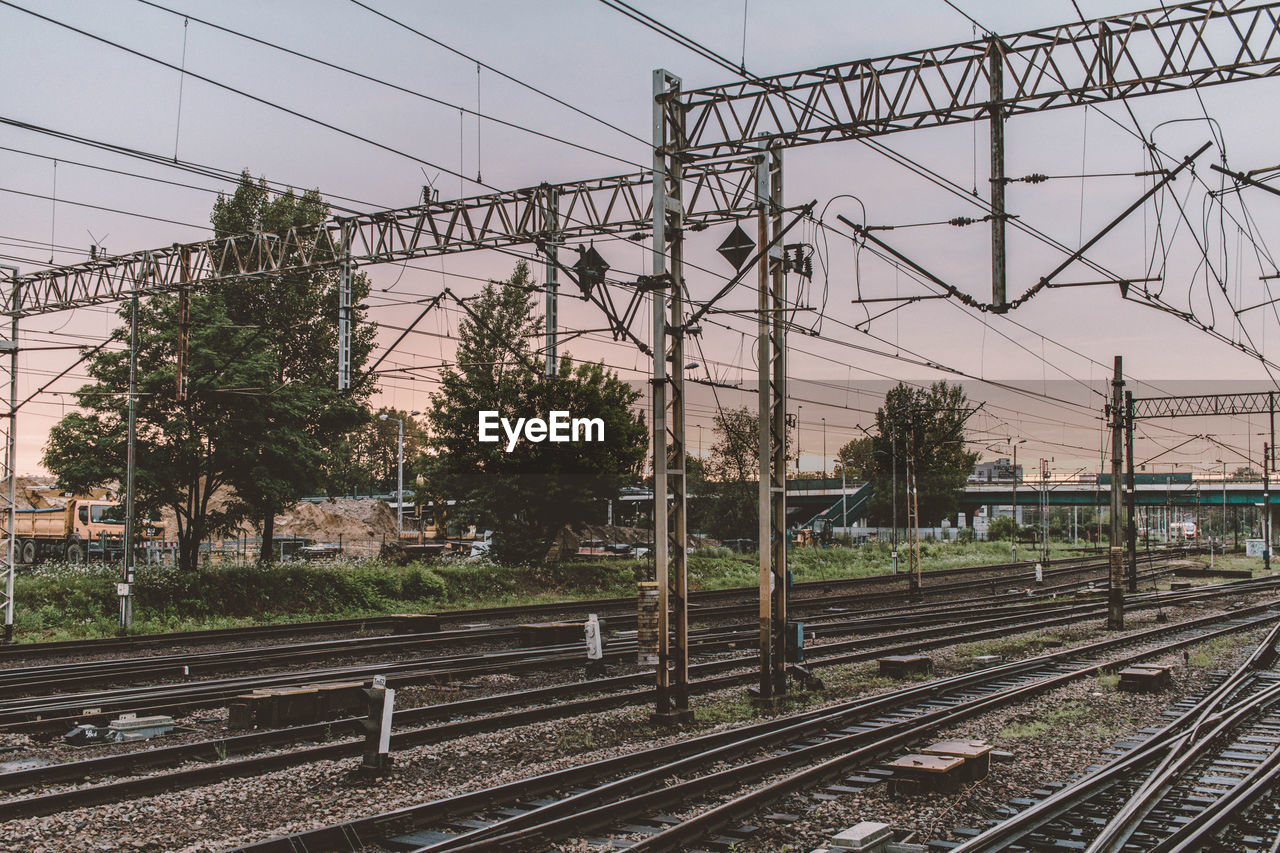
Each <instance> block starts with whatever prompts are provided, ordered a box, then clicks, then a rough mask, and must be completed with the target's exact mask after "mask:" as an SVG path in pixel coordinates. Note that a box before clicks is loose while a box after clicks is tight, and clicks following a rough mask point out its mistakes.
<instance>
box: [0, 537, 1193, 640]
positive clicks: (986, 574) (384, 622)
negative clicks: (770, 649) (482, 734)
mask: <svg viewBox="0 0 1280 853" xmlns="http://www.w3.org/2000/svg"><path fill="white" fill-rule="evenodd" d="M1185 553H1186V552H1184V550H1182V549H1176V550H1174V551H1168V552H1166V551H1154V552H1151V554H1150V555H1139V559H1140V560H1144V561H1147V560H1150V561H1156V560H1161V559H1167V558H1170V557H1171V556H1183V555H1184V554H1185ZM1105 566H1106V562H1105V559H1104V558H1100V557H1097V556H1093V555H1084V556H1080V557H1070V558H1066V559H1062V560H1058V561H1055V562H1054V563H1053V564H1052V565H1051V566H1048V567H1046V568H1045V570H1044V576H1045V578H1046V582H1051V581H1052V579H1055V578H1062V577H1070V576H1071V575H1073V574H1079V573H1083V572H1089V571H1101V570H1103V569H1104V568H1105ZM925 579H926V584H927V585H926V587H925V589H924V590H923V593H922V594H923V595H924V596H925V597H926V600H936V599H937V598H939V597H942V596H946V595H950V594H953V593H956V592H963V591H965V590H968V589H972V588H974V587H975V586H977V585H979V584H983V583H984V582H985V583H987V584H989V583H991V582H995V583H997V584H998V585H1015V586H1018V585H1020V586H1026V585H1029V584H1032V583H1034V579H1035V572H1034V563H1032V562H1018V563H1001V564H993V565H985V566H962V567H957V568H947V569H934V570H931V571H929V572H926V573H925ZM792 591H793V595H794V598H793V605H794V606H797V607H802V606H804V602H805V599H807V598H811V597H812V598H820V599H826V598H828V597H831V596H833V595H834V596H844V597H849V598H852V597H855V596H856V597H857V598H859V599H860V600H861V601H862V602H864V603H866V604H883V603H885V602H890V601H895V600H898V599H902V598H904V597H905V596H906V594H907V578H906V575H905V574H897V575H870V576H867V577H861V578H838V579H831V580H816V581H803V582H800V583H797V584H795V585H794V587H793V588H792ZM758 594H759V590H758V589H757V588H755V587H734V588H730V589H720V590H696V591H694V592H692V593H691V594H690V606H691V616H692V617H693V618H697V619H708V618H716V617H718V616H721V615H725V614H730V615H732V614H733V613H736V612H738V611H739V610H742V611H743V612H746V610H748V609H749V608H751V607H755V606H757V605H756V604H755V603H754V602H755V598H754V597H755V596H758ZM587 613H597V614H599V615H601V616H611V617H614V618H618V617H621V618H624V619H634V615H635V599H634V598H605V599H592V600H588V601H572V602H560V603H551V604H536V605H521V606H507V607H487V608H472V609H467V610H445V611H436V612H433V613H432V614H430V615H434V616H436V617H437V618H438V619H439V620H440V621H441V625H442V627H446V626H450V625H453V626H455V628H454V629H455V630H456V629H457V628H456V626H458V625H461V624H465V623H473V622H478V621H491V622H493V623H495V626H494V627H495V629H497V628H500V627H501V626H502V625H504V624H510V623H517V622H520V621H538V620H543V619H552V618H561V617H565V618H567V617H578V616H581V617H585V615H586V614H587ZM398 624H400V620H399V617H396V616H370V617H364V618H359V619H333V620H324V621H316V622H295V623H288V624H281V625H261V626H251V627H244V628H220V629H209V630H202V631H181V632H169V633H163V634H142V635H137V636H130V637H104V638H98V639H92V640H63V641H55V642H43V643H13V644H8V645H0V665H4V664H5V663H7V662H16V661H23V662H27V661H30V660H32V659H39V658H49V657H56V656H71V655H97V654H116V653H130V652H150V651H153V650H158V649H165V648H173V647H180V646H189V647H197V646H201V645H213V644H232V643H244V642H253V641H258V640H270V639H272V638H276V637H287V636H299V635H300V636H308V635H324V636H332V635H333V634H335V633H343V632H354V633H358V634H366V633H373V632H379V633H381V632H388V633H389V632H392V631H394V630H395V628H396V626H397V625H398Z"/></svg>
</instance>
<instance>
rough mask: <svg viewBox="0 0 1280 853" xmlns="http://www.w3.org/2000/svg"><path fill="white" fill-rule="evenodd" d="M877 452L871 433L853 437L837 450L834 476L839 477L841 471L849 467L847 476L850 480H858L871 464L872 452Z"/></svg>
mask: <svg viewBox="0 0 1280 853" xmlns="http://www.w3.org/2000/svg"><path fill="white" fill-rule="evenodd" d="M874 452H875V442H874V439H872V438H871V436H869V435H864V436H861V437H859V438H853V439H850V440H849V441H847V442H845V444H844V446H842V447H841V448H840V449H839V450H838V451H836V462H835V469H834V473H833V474H832V476H833V477H839V476H840V472H841V471H843V470H845V469H847V471H846V474H845V477H846V479H847V480H849V481H850V482H853V481H856V480H858V479H859V478H860V477H861V476H862V472H863V471H865V470H866V469H867V468H868V466H869V465H870V464H871V454H872V453H874Z"/></svg>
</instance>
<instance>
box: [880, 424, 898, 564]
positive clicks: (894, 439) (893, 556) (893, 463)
mask: <svg viewBox="0 0 1280 853" xmlns="http://www.w3.org/2000/svg"><path fill="white" fill-rule="evenodd" d="M883 452H884V451H881V453H883ZM889 467H890V468H891V469H892V471H891V472H890V474H891V476H892V477H893V532H892V535H891V537H890V538H891V539H892V540H893V544H892V546H891V547H890V550H889V559H890V563H891V572H892V574H895V575H896V574H897V573H898V430H897V429H896V428H895V427H894V426H893V425H892V424H890V425H889Z"/></svg>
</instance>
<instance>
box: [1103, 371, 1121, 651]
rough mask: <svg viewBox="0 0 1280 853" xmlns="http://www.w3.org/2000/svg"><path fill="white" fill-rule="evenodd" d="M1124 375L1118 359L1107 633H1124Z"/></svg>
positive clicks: (1113, 387) (1113, 383) (1113, 391)
mask: <svg viewBox="0 0 1280 853" xmlns="http://www.w3.org/2000/svg"><path fill="white" fill-rule="evenodd" d="M1123 375H1124V369H1123V361H1122V358H1121V357H1120V356H1116V361H1115V373H1114V375H1113V376H1112V378H1111V405H1110V406H1109V407H1108V408H1109V411H1108V412H1107V414H1108V415H1109V416H1110V419H1111V573H1110V576H1109V579H1108V583H1107V630H1108V631H1121V630H1123V629H1124V586H1123V584H1124V575H1123V572H1124V550H1123V543H1124V540H1123V538H1122V532H1121V529H1120V499H1121V492H1120V482H1121V480H1120V477H1121V474H1122V473H1123V471H1124V468H1123V462H1124V379H1123V378H1121V377H1122V376H1123Z"/></svg>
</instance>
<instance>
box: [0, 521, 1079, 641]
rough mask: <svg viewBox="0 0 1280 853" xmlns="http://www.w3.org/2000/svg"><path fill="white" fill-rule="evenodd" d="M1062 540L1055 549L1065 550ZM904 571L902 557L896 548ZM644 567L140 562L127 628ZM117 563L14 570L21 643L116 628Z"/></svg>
mask: <svg viewBox="0 0 1280 853" xmlns="http://www.w3.org/2000/svg"><path fill="white" fill-rule="evenodd" d="M1064 548H1065V546H1062V547H1061V548H1055V550H1056V551H1062V550H1063V549H1064ZM920 550H921V566H922V570H923V571H925V572H928V571H933V570H937V569H943V568H952V567H958V566H971V565H984V564H990V563H1000V562H1005V561H1007V560H1008V557H1009V552H1008V546H1007V544H1006V543H999V542H967V543H942V542H925V543H922V544H921V548H920ZM899 558H900V567H901V568H903V569H905V562H906V561H905V555H904V554H902V553H900V554H899ZM789 563H790V568H791V571H792V575H793V578H794V579H795V580H796V581H808V580H834V579H838V578H857V577H867V576H871V575H880V574H887V573H888V572H889V570H890V555H889V544H888V543H886V542H873V543H869V544H866V545H862V546H859V547H856V548H846V547H833V548H826V549H818V548H796V549H793V550H792V551H791V552H790V553H789ZM651 571H652V568H651V566H650V565H649V564H648V563H647V562H645V561H635V560H604V561H600V562H565V563H558V564H549V565H542V566H503V565H497V564H494V563H490V562H488V561H485V560H479V561H472V560H458V561H450V562H442V563H432V564H430V565H419V564H411V565H409V566H396V565H394V564H391V563H385V562H382V561H380V560H376V559H370V560H361V561H347V560H334V561H314V562H302V563H284V564H273V565H267V566H261V565H258V564H257V563H251V562H250V563H223V564H219V565H214V566H206V567H202V568H201V569H200V570H199V571H198V572H196V573H195V574H193V575H189V576H188V575H183V574H181V573H179V572H178V571H177V570H176V569H175V568H174V567H172V566H145V565H144V566H138V568H137V582H136V584H135V599H134V621H133V633H135V634H148V633H158V632H168V631H194V630H206V629H217V628H236V627H245V626H250V625H266V624H280V623H288V622H307V621H313V620H322V619H341V618H359V617H364V616H379V615H386V614H391V613H405V612H439V611H446V610H456V609H465V608H472V607H496V606H508V605H523V604H540V603H552V602H560V601H572V600H577V599H589V598H628V597H631V596H634V595H635V591H636V587H635V584H636V581H637V580H643V579H645V578H647V577H648V576H649V574H650V572H651ZM119 574H120V568H119V566H118V565H116V566H111V565H103V564H90V565H87V566H86V565H70V564H65V563H46V564H43V565H41V566H38V567H36V568H34V569H26V570H19V574H18V576H17V578H16V589H15V595H14V599H15V612H14V623H15V625H14V627H15V637H16V638H17V639H18V640H19V641H20V642H29V641H49V640H71V639H81V638H90V637H107V636H113V635H115V634H116V632H117V622H118V617H117V612H118V607H119V605H118V599H117V597H116V592H115V584H116V581H117V580H119ZM758 582H759V558H758V556H757V555H755V554H733V553H728V552H711V551H702V552H695V553H694V554H692V555H691V556H690V557H689V585H690V588H691V589H723V588H726V587H735V586H749V587H750V586H755V585H756V584H757V583H758Z"/></svg>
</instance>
